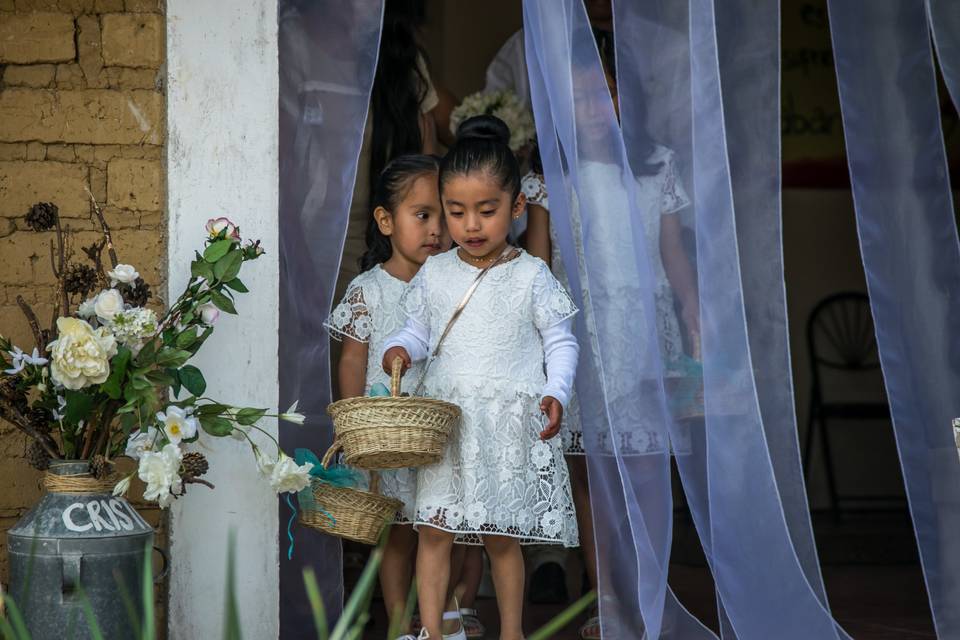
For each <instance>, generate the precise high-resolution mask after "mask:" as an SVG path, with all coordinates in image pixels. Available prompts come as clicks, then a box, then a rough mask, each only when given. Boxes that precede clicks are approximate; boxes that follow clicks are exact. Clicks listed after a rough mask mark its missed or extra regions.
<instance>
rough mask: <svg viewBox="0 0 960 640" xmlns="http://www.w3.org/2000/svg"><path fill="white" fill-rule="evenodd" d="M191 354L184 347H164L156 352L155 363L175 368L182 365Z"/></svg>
mask: <svg viewBox="0 0 960 640" xmlns="http://www.w3.org/2000/svg"><path fill="white" fill-rule="evenodd" d="M192 356H193V354H192V353H190V352H189V351H186V350H184V349H164V350H162V351H161V352H160V353H159V354H157V364H158V365H160V366H161V367H170V368H173V369H175V368H177V367H182V366H183V365H184V363H186V361H187V360H189V359H190V358H191V357H192Z"/></svg>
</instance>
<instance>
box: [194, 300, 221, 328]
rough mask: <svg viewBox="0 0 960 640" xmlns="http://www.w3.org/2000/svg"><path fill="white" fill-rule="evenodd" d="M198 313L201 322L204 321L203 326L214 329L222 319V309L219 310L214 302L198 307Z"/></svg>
mask: <svg viewBox="0 0 960 640" xmlns="http://www.w3.org/2000/svg"><path fill="white" fill-rule="evenodd" d="M197 312H198V313H199V314H200V320H201V321H203V324H205V325H207V326H210V327H212V326H213V324H214V323H215V322H216V321H217V318H219V317H220V309H217V306H216V305H215V304H213V303H212V302H204V303H203V304H202V305H200V306H199V307H197Z"/></svg>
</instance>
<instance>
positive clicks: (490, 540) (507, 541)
mask: <svg viewBox="0 0 960 640" xmlns="http://www.w3.org/2000/svg"><path fill="white" fill-rule="evenodd" d="M483 546H484V547H485V548H486V549H487V553H489V554H490V555H498V554H501V553H505V552H508V551H511V550H513V549H514V548H516V549H519V548H520V541H519V540H517V539H516V538H513V537H510V536H483Z"/></svg>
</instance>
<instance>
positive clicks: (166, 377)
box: [147, 369, 175, 387]
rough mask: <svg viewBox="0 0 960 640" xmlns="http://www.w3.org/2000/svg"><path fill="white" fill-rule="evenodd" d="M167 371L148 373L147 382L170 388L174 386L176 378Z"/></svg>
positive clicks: (157, 370)
mask: <svg viewBox="0 0 960 640" xmlns="http://www.w3.org/2000/svg"><path fill="white" fill-rule="evenodd" d="M167 371H168V370H160V369H154V370H153V371H150V372H148V373H147V380H149V381H150V382H152V383H153V384H158V385H160V386H162V387H169V386H170V385H172V384H173V382H174V379H175V378H174V377H173V376H172V375H171V374H170V373H168V372H167Z"/></svg>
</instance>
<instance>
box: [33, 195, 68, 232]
mask: <svg viewBox="0 0 960 640" xmlns="http://www.w3.org/2000/svg"><path fill="white" fill-rule="evenodd" d="M59 215H60V210H59V209H57V205H55V204H53V203H52V202H38V203H37V204H35V205H33V206H32V207H30V211H29V212H27V217H26V222H27V226H28V227H30V228H31V229H33V230H34V231H47V230H49V229H52V228H53V227H54V225H55V224H57V218H58V217H59Z"/></svg>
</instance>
